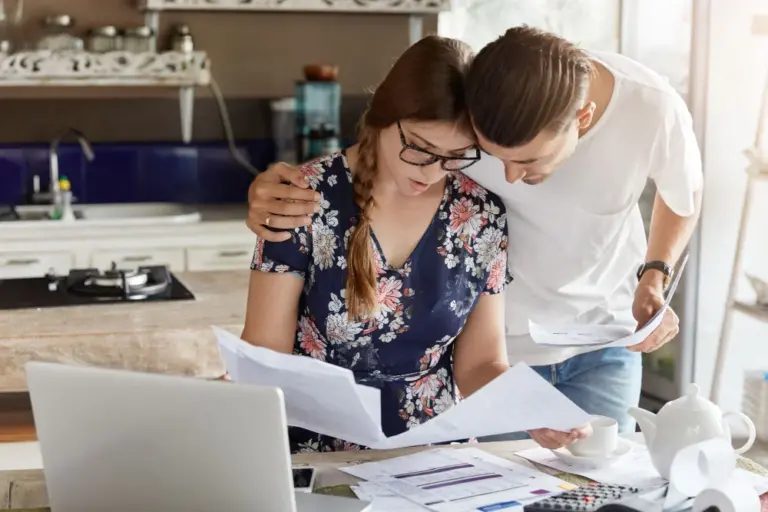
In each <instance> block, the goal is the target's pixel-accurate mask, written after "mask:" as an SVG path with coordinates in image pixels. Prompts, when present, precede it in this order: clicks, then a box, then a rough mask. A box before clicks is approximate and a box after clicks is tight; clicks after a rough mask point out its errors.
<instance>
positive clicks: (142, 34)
mask: <svg viewBox="0 0 768 512" xmlns="http://www.w3.org/2000/svg"><path fill="white" fill-rule="evenodd" d="M154 35H155V33H154V31H153V30H152V29H151V28H150V27H147V26H144V25H142V26H140V27H132V28H127V29H125V30H124V31H123V49H124V50H125V51H127V52H132V53H144V52H151V51H152V38H153V37H154Z"/></svg>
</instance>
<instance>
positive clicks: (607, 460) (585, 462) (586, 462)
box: [550, 437, 632, 469]
mask: <svg viewBox="0 0 768 512" xmlns="http://www.w3.org/2000/svg"><path fill="white" fill-rule="evenodd" d="M550 451H551V452H552V453H554V454H555V456H556V457H557V458H558V459H560V460H561V461H563V462H565V463H566V464H568V465H569V466H578V467H581V468H585V469H603V468H607V467H608V466H610V465H611V464H613V463H614V462H616V461H617V460H619V459H620V458H622V457H624V456H625V455H627V454H628V453H629V452H631V451H632V443H631V442H630V441H629V440H627V439H624V438H621V437H620V438H619V440H618V444H617V445H616V449H615V450H613V452H611V453H609V454H608V455H603V456H599V457H584V456H580V455H574V454H572V453H571V452H569V451H568V450H567V449H566V448H558V449H557V450H550Z"/></svg>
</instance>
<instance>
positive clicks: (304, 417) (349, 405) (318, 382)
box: [214, 327, 589, 449]
mask: <svg viewBox="0 0 768 512" xmlns="http://www.w3.org/2000/svg"><path fill="white" fill-rule="evenodd" d="M214 332H215V333H216V337H217V338H218V341H219V350H220V352H221V355H222V357H223V359H224V361H225V363H226V365H227V369H228V371H229V374H230V377H231V378H232V380H234V381H236V382H240V383H244V384H257V385H263V386H275V387H278V388H280V389H282V391H283V394H284V396H285V405H286V416H287V418H288V424H289V425H292V426H297V427H302V428H305V429H308V430H311V431H313V432H318V433H320V434H325V435H328V436H333V437H337V438H340V439H343V440H346V441H349V442H352V443H357V444H361V445H364V446H368V447H371V448H379V449H388V448H401V447H406V446H418V445H426V444H433V443H444V442H450V441H457V440H461V439H468V438H472V437H480V436H489V435H495V434H506V433H509V432H519V431H525V430H531V429H535V428H552V429H555V430H561V431H569V430H571V429H573V428H577V427H579V426H582V425H585V424H586V423H588V422H589V415H588V414H587V413H586V412H584V411H583V410H582V409H580V408H579V407H578V406H577V405H576V404H574V403H573V402H571V401H570V400H569V399H568V398H566V397H565V395H563V394H562V393H560V392H559V391H558V390H557V389H555V387H554V386H552V385H551V384H549V383H548V382H547V381H546V380H544V379H543V378H542V377H541V376H539V375H538V374H537V373H536V372H535V371H533V370H532V369H531V368H530V367H528V366H526V365H524V364H518V365H516V366H514V367H513V368H510V369H509V370H508V371H506V372H505V373H504V374H502V375H500V376H499V377H497V378H496V379H494V380H493V381H492V382H490V383H488V384H487V385H486V386H484V387H483V388H482V389H480V390H479V391H477V392H475V393H474V394H473V395H472V396H470V397H468V398H466V399H464V400H463V401H461V402H460V403H459V404H457V405H456V406H454V407H453V408H451V409H449V410H448V411H446V412H444V413H442V414H440V415H438V416H436V417H435V418H433V419H431V420H429V421H427V422H425V423H423V424H421V425H419V426H417V427H414V428H412V429H410V430H408V431H406V432H403V433H402V434H399V435H396V436H392V437H387V436H386V435H385V434H384V432H383V431H382V429H381V398H380V396H379V391H378V390H377V389H373V388H370V387H367V386H361V385H359V384H357V383H355V379H354V376H353V374H352V372H351V371H349V370H347V369H344V368H340V367H338V366H334V365H331V364H328V363H325V362H322V361H319V360H316V359H312V358H310V357H305V356H298V355H289V354H283V353H279V352H275V351H273V350H269V349H265V348H261V347H255V346H253V345H250V344H249V343H246V342H244V341H242V340H240V339H238V338H237V337H236V336H234V335H232V334H230V333H228V332H226V331H224V330H222V329H218V328H215V327H214Z"/></svg>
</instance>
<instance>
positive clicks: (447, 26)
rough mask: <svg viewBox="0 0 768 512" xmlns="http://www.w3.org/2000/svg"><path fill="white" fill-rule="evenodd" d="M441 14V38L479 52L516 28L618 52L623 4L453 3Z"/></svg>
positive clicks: (605, 0)
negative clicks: (538, 30) (533, 29)
mask: <svg viewBox="0 0 768 512" xmlns="http://www.w3.org/2000/svg"><path fill="white" fill-rule="evenodd" d="M454 5H455V7H454V9H453V10H452V11H451V12H446V13H441V14H440V18H439V23H438V30H439V32H440V35H443V36H447V37H455V38H457V39H461V40H463V41H466V42H467V43H469V44H470V45H471V46H472V48H474V49H475V50H476V51H477V50H479V49H480V48H482V47H483V46H485V45H486V44H487V43H489V42H491V41H492V40H494V39H496V38H497V37H498V36H500V35H501V34H503V33H504V32H505V31H506V30H507V29H508V28H510V27H513V26H516V25H522V24H526V25H531V26H534V27H538V28H541V29H543V30H547V31H549V32H554V33H555V34H558V35H560V36H562V37H565V38H566V39H569V40H570V41H573V42H575V43H577V44H579V45H580V46H581V47H582V48H585V49H589V50H608V51H618V50H619V43H620V27H621V21H620V20H621V8H620V6H621V2H619V1H617V0H454Z"/></svg>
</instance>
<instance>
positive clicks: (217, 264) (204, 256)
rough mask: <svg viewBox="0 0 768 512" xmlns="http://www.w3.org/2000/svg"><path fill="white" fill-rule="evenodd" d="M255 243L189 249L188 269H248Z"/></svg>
mask: <svg viewBox="0 0 768 512" xmlns="http://www.w3.org/2000/svg"><path fill="white" fill-rule="evenodd" d="M253 249H254V247H253V244H250V245H235V246H224V247H192V248H189V249H187V270H188V271H190V272H199V271H206V270H246V269H248V268H250V265H251V258H252V256H253Z"/></svg>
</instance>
